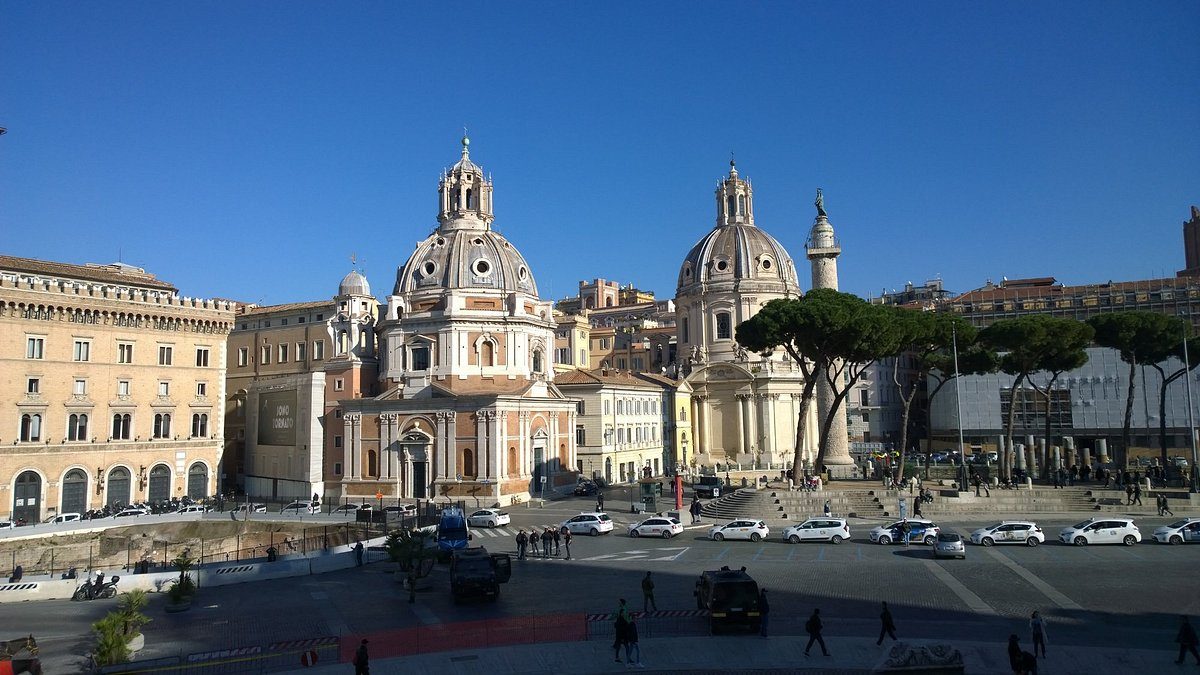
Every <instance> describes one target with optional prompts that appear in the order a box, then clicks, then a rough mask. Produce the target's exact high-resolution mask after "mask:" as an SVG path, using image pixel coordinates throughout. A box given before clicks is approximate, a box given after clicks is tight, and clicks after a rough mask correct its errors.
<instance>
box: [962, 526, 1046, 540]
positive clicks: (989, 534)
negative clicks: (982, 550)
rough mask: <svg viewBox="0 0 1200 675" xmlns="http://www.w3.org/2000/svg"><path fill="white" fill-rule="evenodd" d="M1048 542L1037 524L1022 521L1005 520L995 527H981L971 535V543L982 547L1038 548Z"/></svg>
mask: <svg viewBox="0 0 1200 675" xmlns="http://www.w3.org/2000/svg"><path fill="white" fill-rule="evenodd" d="M1044 541H1046V535H1045V534H1044V533H1043V532H1042V528H1040V527H1038V526H1037V523H1031V522H1028V521H1022V520H1004V521H1001V522H999V523H995V524H994V525H988V526H987V527H981V528H979V529H978V530H975V531H974V532H972V533H971V543H972V544H980V545H982V546H991V545H992V544H1025V545H1026V546H1037V545H1038V544H1040V543H1042V542H1044Z"/></svg>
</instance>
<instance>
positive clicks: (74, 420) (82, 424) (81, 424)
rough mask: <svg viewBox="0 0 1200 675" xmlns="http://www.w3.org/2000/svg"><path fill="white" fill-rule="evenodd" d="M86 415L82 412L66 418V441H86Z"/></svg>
mask: <svg viewBox="0 0 1200 675" xmlns="http://www.w3.org/2000/svg"><path fill="white" fill-rule="evenodd" d="M87 426H88V416H87V415H84V414H77V415H76V414H73V415H71V416H70V417H68V418H67V440H68V441H86V440H87Z"/></svg>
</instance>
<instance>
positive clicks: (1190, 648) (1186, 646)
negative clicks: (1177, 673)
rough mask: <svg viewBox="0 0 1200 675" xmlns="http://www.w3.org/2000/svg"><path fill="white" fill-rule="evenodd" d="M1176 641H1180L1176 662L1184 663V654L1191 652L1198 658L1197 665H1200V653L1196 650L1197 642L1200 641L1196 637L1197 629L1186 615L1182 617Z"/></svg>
mask: <svg viewBox="0 0 1200 675" xmlns="http://www.w3.org/2000/svg"><path fill="white" fill-rule="evenodd" d="M1175 641H1176V642H1178V643H1179V658H1177V659H1175V663H1183V657H1184V655H1185V654H1186V653H1187V652H1191V653H1192V656H1193V657H1194V658H1195V659H1196V665H1198V666H1200V653H1197V652H1196V644H1197V642H1200V641H1198V640H1197V639H1196V629H1195V628H1192V624H1191V622H1189V621H1188V618H1187V616H1186V615H1185V616H1182V617H1180V620H1179V632H1178V633H1176V635H1175Z"/></svg>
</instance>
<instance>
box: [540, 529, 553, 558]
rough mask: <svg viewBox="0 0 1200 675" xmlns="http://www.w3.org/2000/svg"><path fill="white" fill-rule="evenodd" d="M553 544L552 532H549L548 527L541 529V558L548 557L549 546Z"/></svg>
mask: <svg viewBox="0 0 1200 675" xmlns="http://www.w3.org/2000/svg"><path fill="white" fill-rule="evenodd" d="M553 544H554V533H553V532H551V531H550V528H548V527H547V528H546V529H544V530H542V557H543V558H549V557H550V546H552V545H553Z"/></svg>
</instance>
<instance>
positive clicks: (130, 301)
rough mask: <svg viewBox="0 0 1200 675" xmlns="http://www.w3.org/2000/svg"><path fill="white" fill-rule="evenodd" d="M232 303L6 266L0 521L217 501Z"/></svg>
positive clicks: (0, 295) (157, 284)
mask: <svg viewBox="0 0 1200 675" xmlns="http://www.w3.org/2000/svg"><path fill="white" fill-rule="evenodd" d="M233 317H234V303H232V302H229V301H223V300H200V299H196V298H188V297H181V296H180V295H179V292H178V290H177V289H176V288H175V287H174V286H172V285H171V284H169V283H166V282H164V281H160V280H158V279H156V278H155V277H154V275H153V274H147V273H146V272H145V271H144V270H142V269H140V268H136V267H132V266H129V265H123V264H119V263H118V264H112V265H71V264H65V263H57V262H47V261H41V260H32V259H28V258H16V257H9V256H0V369H2V372H3V373H4V377H3V378H2V379H0V514H2V513H4V512H6V511H8V512H9V516H10V517H12V518H23V519H25V520H26V521H29V522H37V521H41V520H43V519H45V518H47V517H49V516H52V515H55V514H59V513H77V512H82V511H84V510H87V509H92V508H98V507H100V506H103V505H106V504H107V505H111V506H121V505H125V504H129V503H131V502H135V501H143V500H154V501H158V500H163V499H168V498H171V497H180V496H183V495H185V494H186V495H190V496H192V497H203V496H207V495H211V494H214V493H215V492H216V489H217V478H218V474H219V471H220V465H221V455H222V441H221V439H222V436H223V432H222V424H223V420H222V416H221V414H220V413H221V402H222V401H223V400H224V397H225V368H226V351H225V341H226V337H227V335H228V333H229V331H230V329H231V328H232V327H233Z"/></svg>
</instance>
